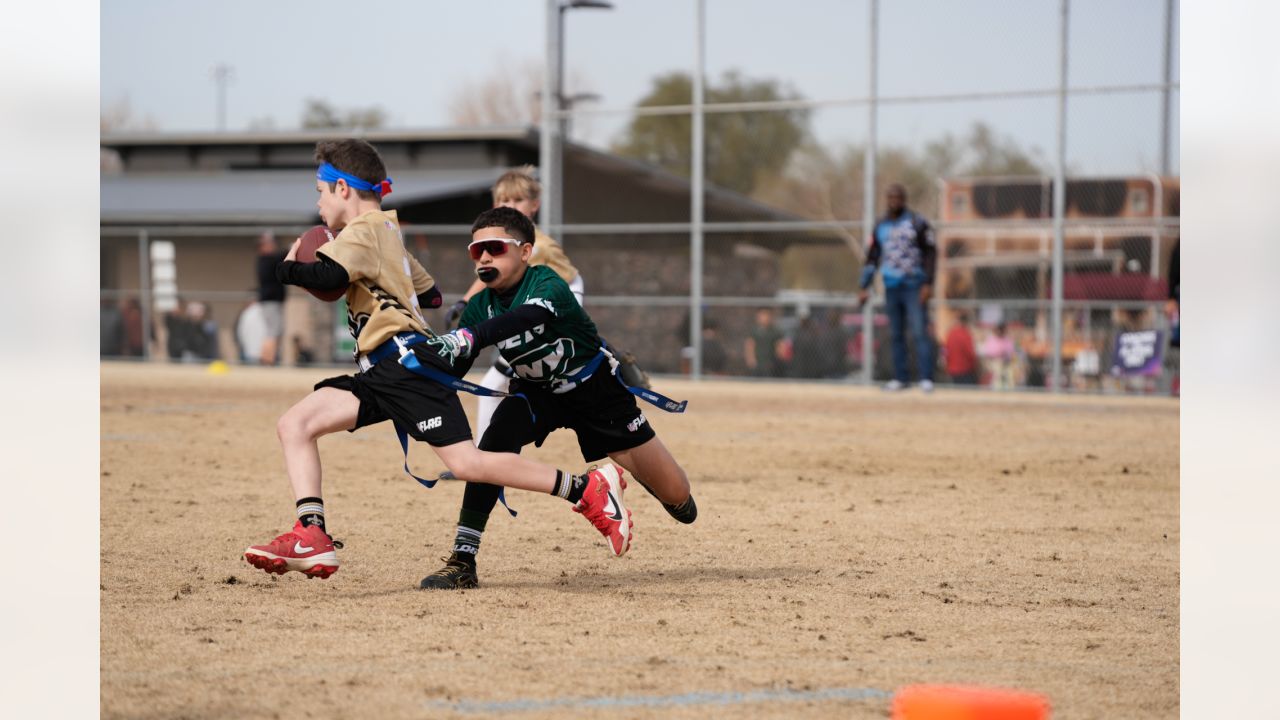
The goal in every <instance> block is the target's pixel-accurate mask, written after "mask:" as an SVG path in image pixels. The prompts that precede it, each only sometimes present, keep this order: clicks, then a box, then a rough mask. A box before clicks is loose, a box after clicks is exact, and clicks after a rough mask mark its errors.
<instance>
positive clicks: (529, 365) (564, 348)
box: [460, 265, 607, 385]
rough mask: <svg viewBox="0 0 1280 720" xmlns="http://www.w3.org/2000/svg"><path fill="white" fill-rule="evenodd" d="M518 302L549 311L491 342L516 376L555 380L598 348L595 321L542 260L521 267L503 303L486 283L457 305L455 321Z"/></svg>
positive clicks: (476, 319)
mask: <svg viewBox="0 0 1280 720" xmlns="http://www.w3.org/2000/svg"><path fill="white" fill-rule="evenodd" d="M519 305H537V306H538V307H542V308H546V309H547V310H550V311H551V312H552V313H553V314H554V315H555V317H554V318H553V319H552V320H551V322H549V323H543V324H540V325H537V326H535V327H533V328H531V329H529V330H527V331H525V332H522V333H520V334H519V335H516V336H515V337H509V338H505V339H503V340H501V341H499V342H498V343H497V347H498V352H499V354H501V355H502V359H504V360H506V361H507V363H508V364H510V365H511V369H512V370H514V371H515V373H516V375H518V376H519V377H520V378H521V379H524V380H530V381H532V382H540V383H551V384H553V385H555V384H560V383H563V382H564V381H565V380H567V379H568V378H570V377H572V376H573V374H574V373H576V372H577V371H578V370H580V369H581V368H582V367H583V366H584V365H586V364H587V363H588V362H590V361H591V360H592V359H593V358H595V356H596V355H598V354H599V353H600V336H599V335H598V334H597V332H596V324H595V323H594V322H592V321H591V318H590V317H589V316H588V315H587V313H586V311H585V310H583V309H582V306H581V305H579V304H578V300H577V298H575V297H574V296H573V292H572V291H571V290H569V286H568V284H566V283H565V281H564V280H561V279H560V276H559V275H557V274H556V272H555V271H554V270H552V269H551V268H550V267H548V266H546V265H533V266H530V267H529V269H528V270H526V271H525V273H524V278H523V279H522V280H521V281H520V287H519V288H517V289H516V294H515V297H513V298H512V299H511V303H510V304H509V305H508V304H505V303H503V302H502V300H500V299H499V298H498V294H497V293H495V292H494V291H492V290H490V289H489V288H485V289H484V290H481V291H480V292H478V293H476V294H475V296H473V297H472V298H471V300H470V302H468V303H467V307H466V309H465V310H463V311H462V320H461V325H460V326H461V327H474V326H476V325H478V324H480V323H482V322H484V321H485V320H488V319H489V318H492V317H497V316H498V315H501V314H502V313H505V312H507V311H509V310H511V309H512V308H515V307H517V306H519ZM605 367H607V366H605Z"/></svg>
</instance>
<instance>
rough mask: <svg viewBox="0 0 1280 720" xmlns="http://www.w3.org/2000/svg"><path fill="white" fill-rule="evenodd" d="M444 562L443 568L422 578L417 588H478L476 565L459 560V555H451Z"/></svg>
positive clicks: (478, 579) (472, 562) (473, 562)
mask: <svg viewBox="0 0 1280 720" xmlns="http://www.w3.org/2000/svg"><path fill="white" fill-rule="evenodd" d="M441 559H442V560H444V561H445V564H444V567H442V568H440V569H439V570H437V571H435V572H433V573H431V574H430V575H428V576H426V577H424V578H422V582H420V583H418V587H419V588H420V589H422V590H467V589H470V588H474V587H479V586H480V578H479V577H477V576H476V563H475V561H474V560H472V561H471V562H467V561H466V560H463V559H461V556H460V554H459V553H453V554H452V555H450V556H449V557H447V558H441Z"/></svg>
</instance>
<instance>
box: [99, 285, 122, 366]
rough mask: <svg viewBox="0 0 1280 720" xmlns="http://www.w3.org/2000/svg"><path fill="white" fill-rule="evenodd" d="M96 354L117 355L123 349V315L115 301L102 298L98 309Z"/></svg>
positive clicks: (103, 355) (104, 355)
mask: <svg viewBox="0 0 1280 720" xmlns="http://www.w3.org/2000/svg"><path fill="white" fill-rule="evenodd" d="M98 331H99V336H98V354H99V355H101V356H102V357H117V356H119V355H120V354H121V353H122V352H123V350H124V315H123V314H121V312H120V308H119V307H118V306H117V305H116V301H115V300H112V299H110V298H105V297H104V298H102V301H101V303H100V304H99V309H98Z"/></svg>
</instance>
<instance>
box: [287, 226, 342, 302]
mask: <svg viewBox="0 0 1280 720" xmlns="http://www.w3.org/2000/svg"><path fill="white" fill-rule="evenodd" d="M333 238H334V235H333V231H332V230H330V229H329V228H327V227H325V226H324V225H316V226H315V227H313V228H311V229H310V230H308V231H306V232H304V233H302V238H301V239H302V243H301V244H300V245H298V254H297V256H295V259H296V260H297V261H298V262H303V263H313V262H315V261H316V248H319V247H320V246H321V245H324V244H325V243H327V242H330V241H331V240H333ZM303 289H305V290H306V291H307V292H309V293H311V294H312V295H315V296H316V297H318V298H320V299H321V300H323V301H325V302H335V301H337V300H338V298H341V297H342V296H343V295H346V294H347V289H346V288H342V289H340V290H311V289H310V288H303Z"/></svg>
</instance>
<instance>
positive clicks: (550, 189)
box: [538, 0, 560, 235]
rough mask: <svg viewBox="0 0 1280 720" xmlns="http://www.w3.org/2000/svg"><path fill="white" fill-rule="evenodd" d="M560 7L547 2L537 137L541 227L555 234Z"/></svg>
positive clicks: (551, 1)
mask: <svg viewBox="0 0 1280 720" xmlns="http://www.w3.org/2000/svg"><path fill="white" fill-rule="evenodd" d="M559 62H560V4H559V1H558V0H547V46H546V49H545V56H544V59H543V63H544V66H545V69H544V71H543V73H542V127H541V128H540V130H541V132H540V133H539V136H538V175H539V176H540V178H541V181H542V207H543V212H542V224H543V226H544V227H545V228H546V231H547V232H548V233H550V234H552V235H559V234H560V233H559V232H558V228H557V226H558V225H559V224H560V217H559V216H557V215H556V212H555V209H556V207H557V206H558V205H557V202H556V201H557V200H558V199H559V197H560V173H559V170H558V168H556V167H555V155H556V153H555V147H554V145H555V128H556V126H557V125H558V124H559V120H558V119H557V118H556V117H555V111H556V108H557V107H558V105H559V103H558V102H557V101H558V97H557V93H558V92H559V88H558V87H556V78H557V77H559V75H560V67H559Z"/></svg>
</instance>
